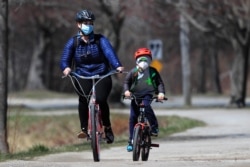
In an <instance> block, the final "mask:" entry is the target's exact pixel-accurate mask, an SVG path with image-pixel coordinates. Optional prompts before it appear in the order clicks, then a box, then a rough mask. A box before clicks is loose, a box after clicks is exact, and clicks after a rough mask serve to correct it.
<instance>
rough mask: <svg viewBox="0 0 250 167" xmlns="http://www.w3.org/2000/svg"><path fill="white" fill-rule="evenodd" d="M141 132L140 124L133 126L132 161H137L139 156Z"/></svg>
mask: <svg viewBox="0 0 250 167" xmlns="http://www.w3.org/2000/svg"><path fill="white" fill-rule="evenodd" d="M141 134H142V129H141V126H140V125H139V126H136V127H135V128H134V135H133V161H138V160H139V158H140V152H141Z"/></svg>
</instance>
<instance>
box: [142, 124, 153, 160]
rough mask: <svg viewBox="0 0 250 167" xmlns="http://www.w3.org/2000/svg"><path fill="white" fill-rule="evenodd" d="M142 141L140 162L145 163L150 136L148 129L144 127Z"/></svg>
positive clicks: (149, 145)
mask: <svg viewBox="0 0 250 167" xmlns="http://www.w3.org/2000/svg"><path fill="white" fill-rule="evenodd" d="M142 140H143V145H142V152H141V160H142V161H147V160H148V157H149V151H150V148H151V136H150V131H149V127H145V130H144V132H143V138H142Z"/></svg>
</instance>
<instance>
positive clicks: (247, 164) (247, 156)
mask: <svg viewBox="0 0 250 167" xmlns="http://www.w3.org/2000/svg"><path fill="white" fill-rule="evenodd" d="M69 112H70V110H68V111H67V110H65V111H64V114H67V113H69ZM111 112H127V109H119V110H118V109H112V110H111ZM155 112H156V114H157V115H179V116H182V117H190V118H194V119H198V120H202V121H204V122H206V123H207V126H205V127H198V128H194V129H190V130H188V131H186V132H182V133H177V134H175V135H172V136H169V137H166V138H165V139H163V140H154V142H157V143H159V144H160V147H159V148H153V149H152V150H151V152H150V155H149V160H148V161H146V162H142V161H137V162H133V161H132V153H128V152H127V151H126V149H125V146H124V147H112V148H110V149H106V150H104V149H103V150H101V161H100V162H93V158H92V152H91V151H90V150H89V151H84V152H65V153H60V154H53V155H47V156H43V157H37V158H35V159H33V160H15V161H7V162H1V163H0V167H16V166H18V167H19V166H20V167H45V166H46V167H71V166H72V167H80V166H81V167H85V166H86V167H89V166H91V167H95V166H102V167H112V166H114V167H116V166H119V167H120V166H121V167H123V166H124V167H125V166H126V167H128V166H143V167H152V166H154V167H250V119H249V118H250V110H249V108H245V109H227V108H224V107H223V108H219V107H216V108H211V107H210V108H206V109H204V108H203V109H201V108H196V109H186V110H183V109H172V108H171V107H169V108H165V109H163V108H161V107H159V109H157V110H155ZM45 113H46V112H45ZM50 113H51V112H50Z"/></svg>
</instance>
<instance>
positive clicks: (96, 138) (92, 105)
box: [68, 70, 121, 162]
mask: <svg viewBox="0 0 250 167" xmlns="http://www.w3.org/2000/svg"><path fill="white" fill-rule="evenodd" d="M117 73H121V72H118V71H116V70H112V71H110V72H109V73H107V74H106V75H103V76H100V75H95V76H90V77H86V76H80V75H78V74H77V73H75V72H71V73H70V75H68V76H69V78H70V80H71V82H72V85H73V87H74V89H75V90H76V92H77V93H78V94H79V95H80V96H83V97H85V98H87V99H88V100H89V106H88V108H89V118H88V119H89V120H88V137H87V140H91V148H92V152H93V158H94V161H95V162H97V161H100V148H101V147H100V143H101V141H103V140H105V138H103V137H102V135H103V124H102V119H101V110H100V107H99V104H98V103H97V101H96V88H95V87H96V85H97V84H98V83H99V82H100V81H101V80H102V79H103V78H105V77H108V76H110V75H113V74H117ZM79 78H80V79H91V80H92V85H93V86H92V89H91V91H90V94H89V95H85V94H83V93H82V92H83V89H82V87H81V85H80V83H79V81H78V79H79ZM96 79H98V80H96ZM75 82H77V83H78V85H79V87H80V91H79V90H78V89H77V88H76V85H75Z"/></svg>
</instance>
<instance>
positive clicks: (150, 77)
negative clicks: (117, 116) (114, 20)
mask: <svg viewBox="0 0 250 167" xmlns="http://www.w3.org/2000/svg"><path fill="white" fill-rule="evenodd" d="M134 58H135V60H136V67H135V68H133V69H132V70H130V72H129V73H128V74H127V76H126V78H125V81H124V86H123V87H124V95H125V96H126V97H130V96H131V94H133V95H135V96H136V97H139V98H142V101H143V103H144V105H145V107H146V108H145V109H146V116H147V118H148V121H149V123H150V125H151V135H152V136H157V135H158V131H159V130H158V122H157V118H156V116H155V114H154V111H153V109H152V107H151V105H150V102H151V98H152V97H153V95H154V94H158V100H163V99H164V95H165V88H164V83H163V81H162V79H161V76H160V74H159V72H158V71H157V70H156V69H155V68H153V67H150V63H151V61H152V54H151V51H150V50H149V49H148V48H139V49H138V50H137V51H136V52H135V54H134ZM139 114H140V111H139V107H138V106H137V105H136V103H135V100H132V101H131V105H130V118H129V141H128V146H127V151H129V152H130V151H132V150H133V145H132V142H131V140H132V137H133V131H134V126H135V124H136V123H137V117H138V116H139Z"/></svg>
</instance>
